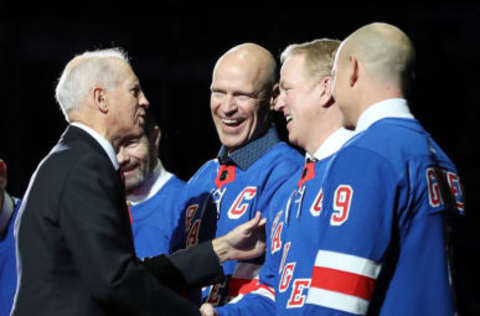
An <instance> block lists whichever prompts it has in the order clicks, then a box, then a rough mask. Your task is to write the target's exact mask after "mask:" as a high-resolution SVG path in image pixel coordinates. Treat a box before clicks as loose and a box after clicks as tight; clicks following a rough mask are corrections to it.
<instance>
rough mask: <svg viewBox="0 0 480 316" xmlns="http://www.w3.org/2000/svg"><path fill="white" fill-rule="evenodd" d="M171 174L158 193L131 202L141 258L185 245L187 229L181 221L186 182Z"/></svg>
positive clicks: (171, 250)
mask: <svg viewBox="0 0 480 316" xmlns="http://www.w3.org/2000/svg"><path fill="white" fill-rule="evenodd" d="M169 175H170V177H169V179H168V180H167V181H166V182H165V183H164V184H163V185H162V186H161V188H160V189H159V190H158V192H156V193H155V195H153V196H152V197H151V198H149V199H147V200H145V201H142V202H140V203H138V204H135V205H132V206H130V212H131V216H132V232H133V241H134V245H135V253H136V255H137V257H139V258H145V257H152V256H156V255H159V254H170V253H172V252H174V251H176V250H178V249H182V248H185V237H184V236H185V229H184V226H183V225H182V224H180V218H181V214H182V207H183V203H181V196H182V194H183V189H184V187H185V182H184V181H182V180H181V179H179V178H177V177H176V176H175V175H172V174H169Z"/></svg>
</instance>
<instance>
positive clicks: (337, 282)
mask: <svg viewBox="0 0 480 316" xmlns="http://www.w3.org/2000/svg"><path fill="white" fill-rule="evenodd" d="M374 285H375V280H374V279H372V278H369V277H366V276H363V275H360V274H355V273H350V272H345V271H339V270H335V269H330V268H323V267H314V268H313V277H312V284H311V287H316V288H321V289H325V290H329V291H334V292H340V293H343V294H347V295H352V296H356V297H360V298H363V299H365V300H367V301H368V300H370V297H371V296H372V293H373V287H374Z"/></svg>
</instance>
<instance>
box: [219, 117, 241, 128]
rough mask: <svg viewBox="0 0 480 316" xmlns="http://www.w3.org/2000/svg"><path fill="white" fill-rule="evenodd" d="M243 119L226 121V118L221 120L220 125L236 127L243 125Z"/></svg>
mask: <svg viewBox="0 0 480 316" xmlns="http://www.w3.org/2000/svg"><path fill="white" fill-rule="evenodd" d="M243 121H244V120H243V119H227V118H222V123H223V124H225V125H227V126H232V127H235V126H238V125H240V124H242V123H243Z"/></svg>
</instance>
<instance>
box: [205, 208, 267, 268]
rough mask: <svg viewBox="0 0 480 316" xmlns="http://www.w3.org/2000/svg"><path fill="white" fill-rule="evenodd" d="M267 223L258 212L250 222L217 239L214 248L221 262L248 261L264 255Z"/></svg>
mask: <svg viewBox="0 0 480 316" xmlns="http://www.w3.org/2000/svg"><path fill="white" fill-rule="evenodd" d="M266 221H267V220H266V219H265V218H262V217H261V213H260V212H257V213H256V214H255V217H254V218H252V219H251V220H250V221H248V222H246V223H244V224H242V225H240V226H237V227H236V228H235V229H233V230H232V231H230V232H229V233H228V234H226V235H224V236H222V237H220V238H217V239H215V240H214V241H213V247H214V250H215V252H216V253H217V255H218V257H219V259H220V262H224V261H227V260H247V259H252V258H256V257H259V256H260V255H262V254H263V253H264V252H265V223H266Z"/></svg>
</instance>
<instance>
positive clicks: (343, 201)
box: [330, 184, 353, 226]
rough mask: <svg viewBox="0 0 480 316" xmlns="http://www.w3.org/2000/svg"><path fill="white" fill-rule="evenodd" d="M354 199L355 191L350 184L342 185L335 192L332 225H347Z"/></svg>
mask: <svg viewBox="0 0 480 316" xmlns="http://www.w3.org/2000/svg"><path fill="white" fill-rule="evenodd" d="M352 198H353V189H352V187H351V186H349V185H348V184H341V185H339V186H338V187H337V189H336V190H335V194H334V197H333V210H334V212H333V213H332V216H331V217H330V225H332V226H340V225H342V224H343V223H345V222H346V221H347V219H348V215H349V213H350V204H351V202H352Z"/></svg>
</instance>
